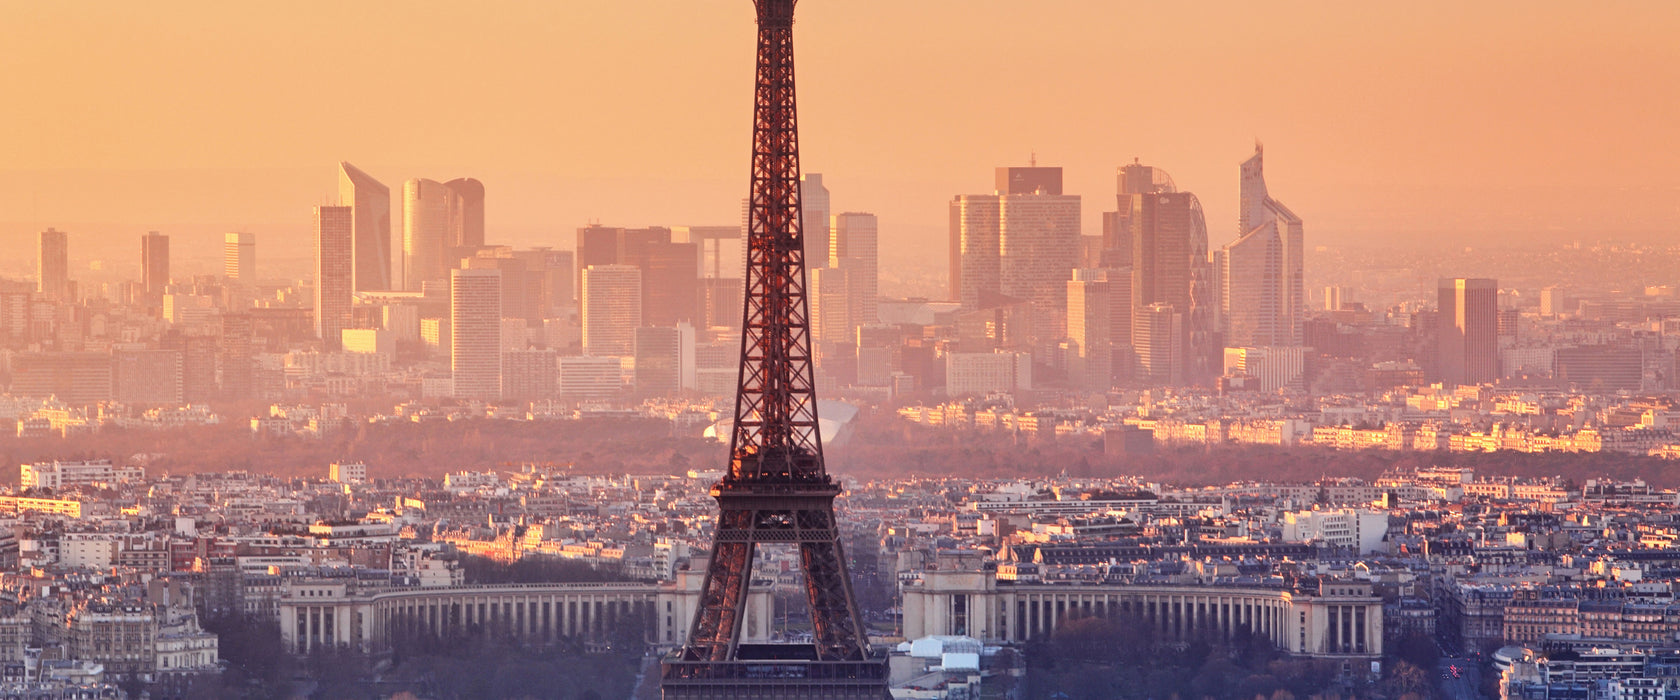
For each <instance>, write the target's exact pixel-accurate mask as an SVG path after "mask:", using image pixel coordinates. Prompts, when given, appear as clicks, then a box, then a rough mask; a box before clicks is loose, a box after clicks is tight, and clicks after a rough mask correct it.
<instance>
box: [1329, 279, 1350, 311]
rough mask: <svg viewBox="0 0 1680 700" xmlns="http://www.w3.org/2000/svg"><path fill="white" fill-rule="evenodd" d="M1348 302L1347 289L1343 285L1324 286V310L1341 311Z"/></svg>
mask: <svg viewBox="0 0 1680 700" xmlns="http://www.w3.org/2000/svg"><path fill="white" fill-rule="evenodd" d="M1347 302H1348V299H1347V289H1346V288H1344V287H1342V286H1341V285H1336V284H1332V285H1327V286H1325V288H1324V310H1325V311H1341V310H1342V305H1343V304H1346V303H1347Z"/></svg>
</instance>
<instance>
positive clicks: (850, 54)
mask: <svg viewBox="0 0 1680 700" xmlns="http://www.w3.org/2000/svg"><path fill="white" fill-rule="evenodd" d="M90 7H97V8H99V11H97V12H96V11H90V10H89V8H90ZM797 32H798V33H797V35H796V46H797V50H798V65H799V71H800V73H799V80H800V87H801V93H800V97H801V102H800V106H801V116H802V118H803V119H802V144H803V147H804V158H805V160H804V163H805V168H806V170H807V171H817V172H822V173H824V174H825V176H826V179H827V180H828V181H829V183H830V185H829V186H830V188H831V189H832V190H833V191H834V199H835V205H836V206H837V207H838V208H841V209H846V210H865V211H874V212H876V213H878V214H879V215H880V217H881V222H882V231H883V248H884V254H886V255H888V256H898V257H901V258H902V257H908V256H910V255H917V256H922V255H924V254H927V253H931V252H934V251H938V250H939V246H942V245H943V236H944V226H945V211H944V207H945V202H946V201H947V200H948V199H949V198H950V196H951V195H953V194H957V193H964V192H980V191H986V190H988V189H989V188H990V183H991V168H992V167H993V166H996V165H1006V164H1024V162H1025V161H1026V160H1027V158H1028V156H1029V154H1031V153H1034V152H1036V153H1037V154H1038V159H1039V163H1040V164H1041V165H1061V166H1063V167H1065V168H1066V170H1067V180H1068V189H1069V191H1070V193H1075V194H1082V195H1084V196H1085V198H1086V207H1085V221H1086V229H1087V231H1088V232H1092V233H1095V232H1096V231H1097V229H1098V228H1100V217H1099V212H1101V211H1103V210H1104V209H1107V208H1110V207H1111V206H1112V203H1113V199H1112V197H1113V192H1114V178H1113V172H1114V167H1115V166H1117V165H1119V164H1120V163H1122V162H1127V161H1130V159H1131V158H1132V157H1134V156H1137V157H1141V158H1142V159H1143V161H1144V162H1146V163H1149V164H1153V165H1158V166H1161V167H1164V168H1166V169H1167V170H1168V171H1169V172H1171V173H1172V174H1173V176H1174V178H1175V179H1176V180H1177V182H1178V184H1179V185H1180V187H1181V188H1184V189H1190V190H1193V191H1195V192H1197V194H1198V195H1200V197H1201V199H1202V201H1203V203H1204V205H1205V206H1206V208H1207V210H1208V216H1209V227H1210V229H1211V231H1210V238H1211V239H1212V241H1213V242H1214V244H1215V245H1218V244H1220V243H1223V242H1225V241H1226V240H1228V239H1229V238H1231V237H1232V236H1234V233H1235V232H1234V229H1235V211H1234V202H1235V199H1236V180H1237V163H1238V162H1240V161H1241V160H1243V159H1244V158H1246V157H1247V155H1248V154H1249V152H1250V151H1251V149H1252V147H1253V141H1254V139H1255V138H1260V139H1262V140H1264V141H1265V143H1266V146H1267V156H1268V158H1267V165H1268V166H1269V167H1268V169H1267V176H1268V181H1269V183H1270V185H1271V189H1272V192H1273V194H1274V195H1275V196H1277V197H1278V198H1279V199H1281V200H1282V201H1284V202H1286V203H1287V204H1288V205H1289V206H1290V207H1291V208H1293V209H1294V210H1295V211H1296V212H1298V213H1299V214H1300V215H1301V216H1303V217H1304V218H1305V219H1306V222H1307V235H1308V237H1309V244H1310V245H1320V244H1326V243H1335V242H1338V241H1369V240H1375V239H1378V238H1380V237H1382V236H1387V235H1412V234H1432V235H1438V234H1453V235H1458V234H1469V235H1483V234H1525V235H1551V236H1567V237H1581V238H1596V237H1600V236H1618V235H1635V234H1638V235H1643V236H1646V237H1650V236H1652V235H1653V234H1665V233H1680V3H1674V2H1664V1H1659V0H1651V1H1650V2H1600V3H1580V2H1562V1H1558V2H1551V1H1539V0H1534V1H1527V2H1491V1H1490V2H1473V3H1463V2H1438V3H1437V2H1405V3H1367V2H1353V3H1325V2H1303V3H1275V2H1269V3H1252V2H1200V3H1160V2H1157V3H1132V2H1114V1H1111V0H1077V1H1076V0H1044V1H1042V2H1021V1H1019V0H908V1H906V0H896V1H892V2H889V1H888V0H805V2H802V3H801V7H800V10H799V24H798V25H797ZM752 50H753V22H752V8H751V3H750V2H748V1H747V0H642V1H639V2H582V1H579V0H564V1H560V2H556V1H555V0H542V1H540V2H513V1H511V0H501V1H498V2H492V3H464V2H458V1H451V2H391V3H375V2H348V3H346V2H324V1H305V2H288V3H245V2H226V1H225V0H218V1H217V2H170V1H166V0H160V1H158V2H144V3H125V2H117V1H115V0H109V1H106V2H93V3H26V2H9V3H4V4H0V51H4V52H5V55H6V56H7V59H8V60H7V61H6V62H5V64H4V65H3V66H0V100H3V101H4V104H5V108H4V109H3V110H0V236H3V238H0V240H4V241H6V242H7V245H8V247H10V248H11V249H13V250H18V251H32V249H33V242H32V238H31V235H32V234H33V232H34V231H36V230H39V229H40V228H44V227H45V226H48V225H55V226H59V227H60V228H66V227H68V228H70V230H71V231H72V233H81V232H87V233H90V234H98V233H121V234H122V235H123V236H128V235H130V234H132V235H134V236H137V235H138V234H139V233H140V232H141V231H144V230H145V229H148V228H161V229H163V230H165V232H173V233H175V234H177V235H181V236H184V237H186V238H187V240H184V241H182V242H181V243H177V244H176V246H175V248H176V250H178V251H181V252H179V253H177V255H178V256H180V255H189V256H190V254H188V253H187V249H196V248H197V247H198V242H199V239H200V238H202V240H203V242H204V243H205V244H207V245H208V244H209V243H210V242H211V241H212V240H213V238H212V236H213V235H214V234H215V232H217V231H220V230H224V229H227V228H233V227H242V228H245V229H247V230H251V231H254V232H256V233H257V234H258V235H259V241H263V240H274V239H276V238H278V237H280V235H282V234H301V233H303V232H305V231H307V224H308V219H309V209H310V207H311V206H312V205H315V204H319V203H322V202H325V201H328V200H329V199H330V198H331V197H332V196H333V193H334V188H335V179H334V172H333V166H334V164H335V163H336V162H337V161H339V160H341V159H342V160H349V161H351V162H354V163H356V164H357V165H358V166H361V167H362V168H363V169H365V170H367V171H368V172H370V173H372V174H373V175H375V176H376V177H379V178H381V179H383V180H384V181H386V183H387V184H390V185H392V187H393V189H400V187H401V181H402V180H404V179H406V178H409V177H432V178H436V179H445V178H453V177H459V176H475V177H478V178H480V179H481V180H483V181H484V182H485V185H486V187H487V189H488V193H489V195H488V202H489V204H488V219H489V224H490V229H491V233H490V237H491V239H492V240H495V241H503V242H515V243H520V244H543V243H547V244H555V245H569V242H570V232H571V231H572V230H573V229H575V228H576V227H577V226H579V225H581V224H584V223H587V222H588V221H591V220H599V221H601V222H604V223H609V224H625V225H646V224H668V225H681V224H703V223H730V222H734V221H736V220H737V218H738V207H739V201H740V198H741V197H742V196H743V195H744V194H745V187H746V184H747V147H748V137H749V124H750V121H749V118H750V104H751V103H750V99H751V94H750V91H751V86H752V83H751V79H752ZM265 234H266V235H267V236H269V238H267V239H265V238H264V237H263V236H264V235H265ZM121 240H122V241H123V243H122V244H121V246H119V249H111V250H101V249H97V246H96V245H94V244H87V245H83V246H81V247H79V248H77V249H75V250H74V252H73V255H74V256H76V257H82V258H86V257H93V256H96V255H100V254H104V253H108V254H109V255H110V257H112V258H116V259H120V260H121V261H122V262H123V264H129V262H128V261H127V258H130V257H137V255H138V253H137V251H138V244H137V243H133V242H132V241H129V240H128V239H127V238H126V237H125V238H122V239H121ZM291 240H293V241H294V242H295V241H296V240H297V239H296V238H292V239H291ZM131 244H132V245H131ZM73 245H74V244H73ZM259 245H262V244H261V243H259ZM90 247H94V248H96V249H93V250H90V249H89V248H90ZM128 248H133V249H134V250H132V251H131V250H128ZM11 271H12V270H11V268H10V267H9V266H8V267H7V268H6V269H3V270H0V272H11Z"/></svg>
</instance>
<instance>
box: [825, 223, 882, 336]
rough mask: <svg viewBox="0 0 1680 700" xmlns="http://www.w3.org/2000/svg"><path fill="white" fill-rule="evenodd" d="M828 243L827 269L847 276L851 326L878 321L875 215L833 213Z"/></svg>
mask: <svg viewBox="0 0 1680 700" xmlns="http://www.w3.org/2000/svg"><path fill="white" fill-rule="evenodd" d="M833 219H834V226H833V230H832V232H831V233H832V236H831V240H830V241H829V244H828V266H829V267H833V268H839V269H841V270H844V271H845V273H846V286H847V287H848V290H847V294H848V295H849V296H848V302H847V303H848V305H849V306H850V312H849V313H850V315H851V317H852V318H851V323H852V325H853V326H861V325H867V324H871V323H875V322H876V321H878V320H880V316H879V313H878V312H877V307H878V305H879V302H880V284H881V283H880V259H879V258H880V255H879V246H878V240H879V222H877V221H876V219H875V215H874V214H865V213H858V212H846V213H842V214H835V215H834V217H833Z"/></svg>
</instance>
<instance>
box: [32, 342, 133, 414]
mask: <svg viewBox="0 0 1680 700" xmlns="http://www.w3.org/2000/svg"><path fill="white" fill-rule="evenodd" d="M10 393H11V395H13V396H28V397H32V398H40V399H44V398H47V397H49V396H52V397H57V398H58V400H59V401H62V402H64V403H65V404H67V405H70V406H90V405H93V404H96V403H99V402H101V401H109V400H111V355H110V354H109V353H103V352H23V353H18V354H17V355H16V356H14V357H13V358H12V388H11V392H10Z"/></svg>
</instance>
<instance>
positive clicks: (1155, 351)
mask: <svg viewBox="0 0 1680 700" xmlns="http://www.w3.org/2000/svg"><path fill="white" fill-rule="evenodd" d="M1187 337H1188V335H1187V334H1186V333H1185V332H1184V314H1183V313H1182V312H1180V311H1179V310H1178V308H1177V307H1175V306H1173V305H1172V304H1150V305H1148V306H1145V307H1142V308H1140V309H1137V310H1136V312H1135V315H1134V316H1133V317H1132V347H1133V348H1134V349H1135V350H1136V352H1137V373H1138V378H1139V379H1140V380H1142V381H1143V382H1145V383H1147V384H1150V385H1157V386H1180V385H1183V384H1184V383H1185V377H1184V372H1185V360H1186V358H1185V352H1184V343H1185V342H1186V339H1187Z"/></svg>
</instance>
